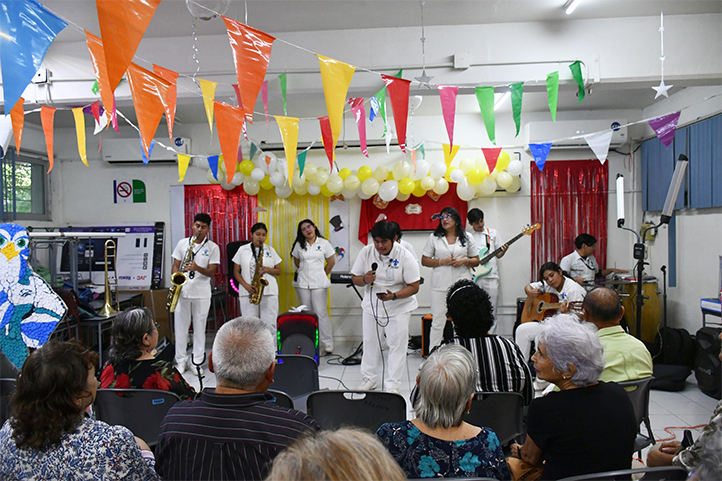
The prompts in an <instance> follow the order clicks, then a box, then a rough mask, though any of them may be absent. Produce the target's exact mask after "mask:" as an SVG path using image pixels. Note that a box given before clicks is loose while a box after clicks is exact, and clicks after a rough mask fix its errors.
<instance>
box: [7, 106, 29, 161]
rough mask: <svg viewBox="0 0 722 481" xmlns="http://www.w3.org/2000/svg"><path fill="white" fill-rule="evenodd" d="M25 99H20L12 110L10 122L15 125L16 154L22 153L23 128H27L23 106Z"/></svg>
mask: <svg viewBox="0 0 722 481" xmlns="http://www.w3.org/2000/svg"><path fill="white" fill-rule="evenodd" d="M24 103H25V99H24V98H22V97H20V98H19V99H18V101H17V102H15V105H14V106H13V108H12V110H10V120H12V123H13V136H14V137H15V153H17V154H19V153H20V143H21V142H22V141H23V127H24V126H25V110H23V104H24Z"/></svg>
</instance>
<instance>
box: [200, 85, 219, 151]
mask: <svg viewBox="0 0 722 481" xmlns="http://www.w3.org/2000/svg"><path fill="white" fill-rule="evenodd" d="M198 81H199V82H200V83H201V94H203V105H205V107H206V117H208V125H209V126H210V127H211V137H213V99H215V98H216V86H218V83H217V82H211V81H210V80H203V79H202V78H199V79H198Z"/></svg>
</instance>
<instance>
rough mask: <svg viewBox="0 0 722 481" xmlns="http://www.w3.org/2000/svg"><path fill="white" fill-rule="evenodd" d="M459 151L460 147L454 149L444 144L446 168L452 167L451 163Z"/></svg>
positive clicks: (456, 146)
mask: <svg viewBox="0 0 722 481" xmlns="http://www.w3.org/2000/svg"><path fill="white" fill-rule="evenodd" d="M458 151H459V146H458V145H455V146H454V147H453V148H452V147H451V146H450V145H449V144H444V162H446V168H447V169H448V168H449V166H450V165H451V161H452V160H454V157H456V153H457V152H458Z"/></svg>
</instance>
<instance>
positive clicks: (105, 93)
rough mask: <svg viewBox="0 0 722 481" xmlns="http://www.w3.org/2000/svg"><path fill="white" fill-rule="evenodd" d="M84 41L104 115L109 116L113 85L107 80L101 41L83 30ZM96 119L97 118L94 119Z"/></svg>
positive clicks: (112, 105)
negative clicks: (103, 107)
mask: <svg viewBox="0 0 722 481" xmlns="http://www.w3.org/2000/svg"><path fill="white" fill-rule="evenodd" d="M85 43H86V44H87V45H88V52H89V53H90V61H91V63H92V64H93V71H94V72H95V82H96V83H97V85H98V90H99V92H100V99H101V100H102V101H103V105H104V106H105V111H106V115H108V116H111V115H112V114H113V113H114V111H115V97H114V94H113V90H114V89H113V86H111V85H110V81H109V80H108V70H107V67H106V64H105V50H103V42H102V41H101V40H100V38H99V37H96V36H95V35H93V34H92V33H90V32H88V31H87V30H86V31H85ZM95 120H96V121H97V120H98V119H95Z"/></svg>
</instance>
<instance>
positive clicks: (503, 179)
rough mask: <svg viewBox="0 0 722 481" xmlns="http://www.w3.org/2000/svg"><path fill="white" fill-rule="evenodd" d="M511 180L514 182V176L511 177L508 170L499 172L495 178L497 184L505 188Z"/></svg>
mask: <svg viewBox="0 0 722 481" xmlns="http://www.w3.org/2000/svg"><path fill="white" fill-rule="evenodd" d="M512 182H514V177H512V176H511V174H510V173H509V172H506V171H502V172H499V175H498V176H497V179H496V183H497V184H499V187H501V188H502V189H506V188H507V187H509V186H510V185H511V183H512Z"/></svg>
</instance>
